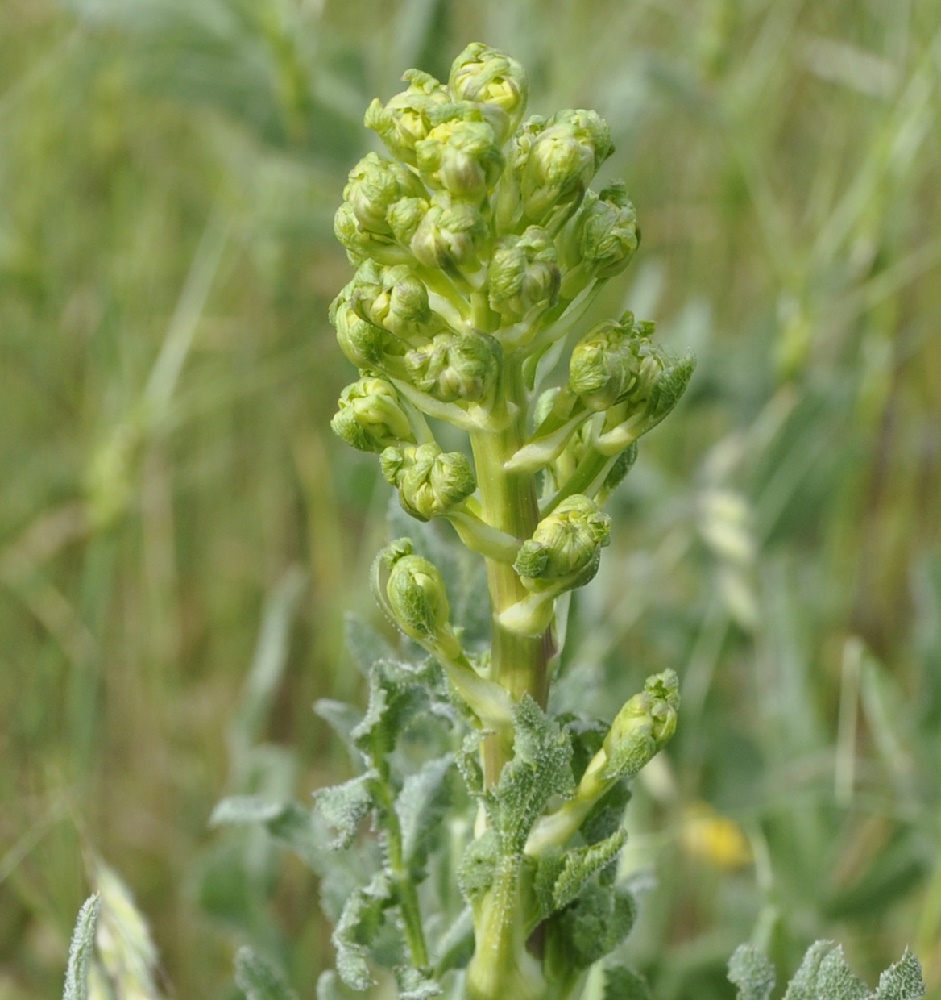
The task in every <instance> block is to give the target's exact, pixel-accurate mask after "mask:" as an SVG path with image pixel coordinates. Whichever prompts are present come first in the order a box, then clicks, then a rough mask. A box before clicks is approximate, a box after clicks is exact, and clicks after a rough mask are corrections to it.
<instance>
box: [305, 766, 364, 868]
mask: <svg viewBox="0 0 941 1000" xmlns="http://www.w3.org/2000/svg"><path fill="white" fill-rule="evenodd" d="M378 777H379V776H378V774H377V773H376V772H375V771H373V770H370V771H367V772H366V773H365V774H361V775H360V776H359V777H358V778H351V779H350V780H349V781H344V782H343V784H342V785H331V786H330V787H329V788H321V789H320V790H319V791H317V792H315V793H314V805H315V808H316V809H317V810H318V812H319V813H320V815H321V816H322V817H323V818H324V820H325V821H326V823H327V825H328V826H329V827H331V828H332V829H333V830H335V831H336V836H335V837H334V839H333V840H331V841H330V843H329V844H327V847H329V848H330V849H332V850H338V849H340V848H343V847H349V845H350V844H351V843H352V841H353V837H355V836H356V829H357V827H358V826H359V824H360V821H361V820H362V819H363V817H364V816H365V815H366V814H367V813H368V812H369V811H370V810H371V809H372V808H373V805H374V792H373V782H375V781H376V780H378Z"/></svg>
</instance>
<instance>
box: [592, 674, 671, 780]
mask: <svg viewBox="0 0 941 1000" xmlns="http://www.w3.org/2000/svg"><path fill="white" fill-rule="evenodd" d="M679 704H680V684H679V680H678V678H677V676H676V674H675V673H674V671H672V670H665V671H664V672H663V673H661V674H655V675H654V676H653V677H648V678H647V681H646V683H645V684H644V690H643V691H642V692H641V693H640V694H636V695H634V697H633V698H631V699H630V701H628V702H627V704H626V705H624V707H623V708H622V709H621V711H620V712H618V714H617V718H615V720H614V722H613V723H612V724H611V729H610V730H609V731H608V735H607V736H606V737H605V740H604V745H603V750H604V752H605V754H606V755H607V762H606V764H605V768H604V771H603V774H602V777H603V778H604V779H605V780H610V779H613V778H620V777H630V776H631V775H634V774H637V772H638V771H640V769H641V768H642V767H643V766H644V765H645V764H646V763H647V762H648V761H650V760H651V758H653V757H654V756H655V755H656V754H657V753H659V751H660V750H661V749H662V748H663V747H664V746H665V745H666V743H667V742H668V741H669V739H670V737H671V736H672V735H673V733H674V732H675V731H676V721H677V712H678V709H679Z"/></svg>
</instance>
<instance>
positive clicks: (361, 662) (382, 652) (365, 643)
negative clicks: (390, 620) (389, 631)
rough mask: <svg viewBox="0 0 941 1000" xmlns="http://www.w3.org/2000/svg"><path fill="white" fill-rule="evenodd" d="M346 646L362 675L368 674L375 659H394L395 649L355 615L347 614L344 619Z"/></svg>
mask: <svg viewBox="0 0 941 1000" xmlns="http://www.w3.org/2000/svg"><path fill="white" fill-rule="evenodd" d="M344 638H345V639H346V648H347V649H348V650H349V652H350V656H351V657H352V658H353V663H354V664H355V665H356V666H357V667H358V668H359V670H360V671H361V673H362V674H363V675H364V676H367V675H368V674H369V671H370V670H371V669H372V665H373V664H374V663H375V662H376V661H377V660H394V659H395V650H394V649H393V648H392V646H390V645H389V643H388V642H386V640H385V639H384V638H383V637H382V636H381V635H380V634H379V633H378V632H377V631H376V630H375V629H373V628H371V627H370V626H369V625H367V624H366V623H365V622H364V621H361V620H360V619H359V618H357V617H356V616H355V615H352V614H347V616H346V618H345V619H344Z"/></svg>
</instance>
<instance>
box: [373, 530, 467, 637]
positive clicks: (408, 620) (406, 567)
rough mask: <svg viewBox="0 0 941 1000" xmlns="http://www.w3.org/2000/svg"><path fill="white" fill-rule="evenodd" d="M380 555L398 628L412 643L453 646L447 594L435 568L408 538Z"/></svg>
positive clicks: (390, 607) (398, 541)
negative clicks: (415, 548) (385, 569)
mask: <svg viewBox="0 0 941 1000" xmlns="http://www.w3.org/2000/svg"><path fill="white" fill-rule="evenodd" d="M380 558H381V559H382V561H383V562H384V563H385V565H386V566H387V567H388V568H389V579H388V581H387V583H386V587H385V590H386V596H387V598H388V609H389V611H390V612H391V613H392V615H393V616H394V618H395V622H396V624H397V625H398V626H399V628H400V629H401V630H402V631H403V632H404V633H405V634H406V635H407V636H408V637H409V638H410V639H414V640H415V641H416V642H419V643H422V644H432V645H437V644H439V643H443V644H446V645H447V646H448V647H450V646H453V645H454V643H455V642H456V641H457V640H456V638H455V636H454V632H453V629H452V628H451V621H450V619H451V608H450V605H449V604H448V594H447V591H446V589H445V586H444V580H443V579H442V578H441V574H440V573H439V572H438V570H437V569H436V567H435V566H434V565H433V564H432V563H430V562H429V561H428V560H427V559H424V558H423V557H422V556H418V555H415V554H414V552H413V548H412V543H411V540H410V539H408V538H400V539H398V540H396V541H394V542H392V543H391V544H390V545H388V546H387V547H386V548H385V549H384V550H383V552H382V554H381V557H380ZM458 648H459V647H458Z"/></svg>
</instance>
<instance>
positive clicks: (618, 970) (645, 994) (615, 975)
mask: <svg viewBox="0 0 941 1000" xmlns="http://www.w3.org/2000/svg"><path fill="white" fill-rule="evenodd" d="M604 1000H653V998H652V996H651V993H650V987H649V986H648V985H647V980H646V979H644V977H643V976H640V975H638V974H637V973H636V972H634V970H633V969H628V968H627V967H626V966H623V965H615V966H612V967H611V968H610V969H605V973H604Z"/></svg>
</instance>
